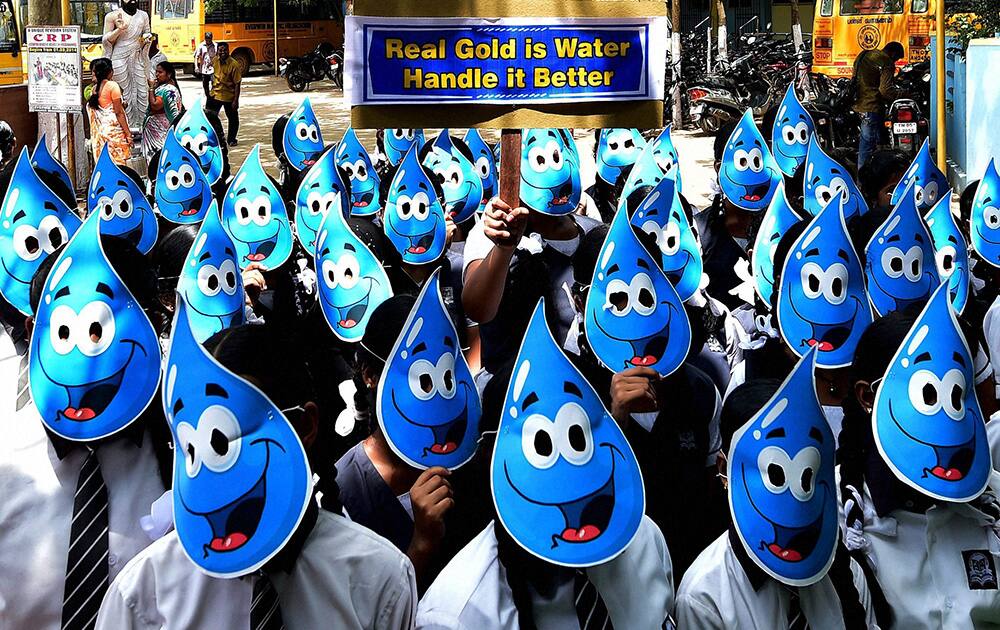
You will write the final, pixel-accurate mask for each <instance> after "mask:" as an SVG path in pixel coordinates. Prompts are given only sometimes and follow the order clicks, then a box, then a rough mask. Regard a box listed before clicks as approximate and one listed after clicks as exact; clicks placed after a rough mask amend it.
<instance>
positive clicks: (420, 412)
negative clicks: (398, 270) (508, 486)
mask: <svg viewBox="0 0 1000 630" xmlns="http://www.w3.org/2000/svg"><path fill="white" fill-rule="evenodd" d="M439 275H440V270H435V271H434V273H433V274H432V275H431V277H430V278H428V279H427V281H426V282H425V283H424V288H423V289H422V290H421V291H420V295H419V296H418V297H417V302H416V304H414V305H413V310H412V311H410V315H409V317H408V318H407V319H406V324H405V325H404V326H403V330H402V332H401V333H400V334H399V338H398V339H396V343H395V344H394V345H393V348H392V354H390V355H389V357H388V360H387V361H386V363H385V370H383V372H382V378H380V379H379V382H378V393H377V395H376V399H375V401H376V402H375V404H376V407H375V411H376V413H377V415H378V422H379V426H380V427H381V428H382V433H383V434H384V435H385V437H386V440H387V441H388V442H389V446H391V447H392V450H393V451H395V453H396V454H397V455H399V456H400V457H401V458H402V459H403V460H404V461H406V462H407V463H409V464H410V465H411V466H413V467H415V468H420V469H427V468H430V467H431V466H444V467H445V468H448V469H454V468H458V467H459V466H461V465H462V464H464V463H466V462H467V461H469V460H470V459H471V458H472V456H473V455H475V453H476V447H477V446H478V440H479V419H480V416H481V415H482V409H481V405H480V402H479V393H478V391H477V390H476V384H475V382H473V380H472V372H470V371H469V365H468V364H467V363H466V362H465V357H464V356H463V355H462V347H461V344H460V343H459V338H458V332H456V330H455V324H454V323H453V322H452V321H451V316H450V315H449V314H448V310H447V308H446V307H445V304H444V300H443V299H442V298H441V288H440V279H439Z"/></svg>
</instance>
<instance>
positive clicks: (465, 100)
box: [344, 16, 669, 105]
mask: <svg viewBox="0 0 1000 630" xmlns="http://www.w3.org/2000/svg"><path fill="white" fill-rule="evenodd" d="M668 41H669V33H668V26H667V21H666V18H665V17H662V16H653V17H638V18H637V17H629V18H538V17H532V18H407V19H406V20H405V22H404V21H402V20H400V19H395V18H385V17H368V16H350V17H348V18H347V20H346V54H345V57H346V59H347V71H346V72H345V75H344V80H345V91H346V93H347V95H348V99H349V102H350V104H351V105H404V104H410V105H416V104H425V105H426V104H438V105H441V104H469V103H477V104H503V105H526V104H533V105H538V104H543V103H572V102H592V101H638V100H662V99H663V90H664V70H665V59H666V45H667V43H668Z"/></svg>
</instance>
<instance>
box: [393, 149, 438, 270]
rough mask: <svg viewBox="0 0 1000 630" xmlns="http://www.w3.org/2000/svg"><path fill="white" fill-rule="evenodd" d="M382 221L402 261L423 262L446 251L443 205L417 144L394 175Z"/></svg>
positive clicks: (430, 260) (425, 262) (420, 263)
mask: <svg viewBox="0 0 1000 630" xmlns="http://www.w3.org/2000/svg"><path fill="white" fill-rule="evenodd" d="M382 221H383V223H384V224H385V234H386V236H388V237H389V241H390V242H391V243H392V245H393V247H395V248H396V251H397V252H399V255H400V256H401V257H402V258H403V262H406V263H410V264H412V265H424V264H427V263H431V262H434V261H436V260H437V259H439V258H440V257H441V255H442V254H444V249H445V242H446V240H447V232H446V227H445V218H444V209H443V208H442V207H441V203H440V202H439V201H438V197H437V193H436V192H435V191H434V186H433V184H431V180H430V178H429V177H428V175H427V173H426V172H425V171H424V168H423V167H422V166H421V165H420V160H419V158H418V157H417V147H415V146H414V147H410V150H409V152H407V154H406V157H404V158H403V161H402V162H400V164H399V168H398V169H397V170H396V174H395V176H393V178H392V182H391V183H390V185H389V192H388V194H387V195H386V198H385V214H383V215H382Z"/></svg>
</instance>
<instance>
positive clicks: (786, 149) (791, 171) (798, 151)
mask: <svg viewBox="0 0 1000 630" xmlns="http://www.w3.org/2000/svg"><path fill="white" fill-rule="evenodd" d="M815 132H816V124H815V123H813V119H812V116H810V115H809V112H807V111H806V108H805V107H803V106H802V103H801V102H800V101H799V96H798V94H796V93H795V85H794V84H790V85H789V86H788V91H786V92H785V97H784V98H783V99H781V104H780V105H778V114H777V115H776V116H775V117H774V126H773V127H772V128H771V148H772V150H773V153H774V161H775V162H777V163H778V168H780V169H781V172H782V173H784V174H785V176H787V177H793V176H794V175H795V172H796V171H797V170H798V169H799V167H801V166H802V165H803V164H805V161H806V153H808V152H809V138H810V137H812V135H813V134H814V133H815Z"/></svg>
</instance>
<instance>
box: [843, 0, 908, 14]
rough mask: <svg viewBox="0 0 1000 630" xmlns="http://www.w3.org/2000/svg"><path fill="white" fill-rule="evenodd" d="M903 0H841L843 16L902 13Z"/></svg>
mask: <svg viewBox="0 0 1000 630" xmlns="http://www.w3.org/2000/svg"><path fill="white" fill-rule="evenodd" d="M902 12H903V0H840V14H841V15H876V14H885V13H902Z"/></svg>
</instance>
